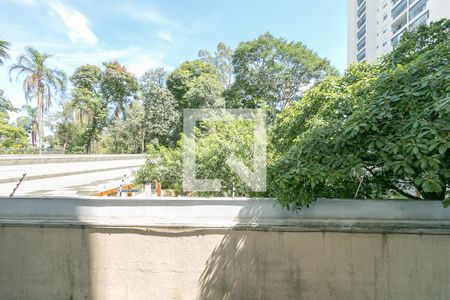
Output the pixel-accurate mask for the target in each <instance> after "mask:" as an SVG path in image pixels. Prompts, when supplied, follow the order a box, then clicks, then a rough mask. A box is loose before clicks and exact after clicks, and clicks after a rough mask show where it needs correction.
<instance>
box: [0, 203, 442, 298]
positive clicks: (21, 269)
mask: <svg viewBox="0 0 450 300" xmlns="http://www.w3.org/2000/svg"><path fill="white" fill-rule="evenodd" d="M18 200H19V199H18ZM28 200H30V199H22V200H21V201H23V202H21V201H17V203H16V204H15V203H14V202H11V201H10V200H9V199H8V200H6V199H1V198H0V299H8V300H9V299H38V300H39V299H113V300H114V299H448V295H450V285H449V284H448V282H450V251H449V249H450V235H449V231H448V211H447V210H445V209H444V208H442V207H438V206H435V204H436V203H437V202H429V203H426V202H417V201H416V202H404V203H402V205H401V206H397V208H396V206H395V204H394V203H392V205H391V208H392V211H393V212H394V213H392V214H386V218H384V219H383V218H381V217H380V215H379V214H382V212H383V210H378V212H377V210H376V209H374V212H369V211H366V212H364V211H361V212H360V213H357V209H356V210H355V211H351V210H352V209H351V208H350V207H351V206H354V207H355V208H358V207H359V203H361V202H363V201H361V202H359V201H358V202H354V201H353V202H351V201H350V202H346V201H342V203H341V204H342V206H343V207H344V208H346V210H347V212H346V213H345V212H344V210H342V211H340V213H337V214H336V215H337V216H339V217H340V218H341V219H334V220H329V219H327V215H328V214H329V212H328V210H329V209H330V208H331V207H333V206H335V205H337V204H338V203H339V200H332V201H324V202H319V203H318V204H316V205H315V206H313V207H312V209H311V210H309V211H308V210H306V211H303V213H302V214H303V215H302V214H299V215H298V214H293V213H287V212H284V211H282V210H280V209H279V208H277V207H276V206H273V203H272V205H271V206H270V207H271V208H269V206H268V205H267V204H268V203H271V201H270V200H245V199H241V200H224V199H222V200H219V199H216V200H215V201H222V202H217V205H218V206H216V208H221V209H216V215H214V216H213V217H211V216H209V217H210V218H216V219H217V218H219V219H220V218H224V219H225V222H223V223H222V225H221V226H218V225H219V224H220V222H219V221H218V222H216V223H211V220H210V219H209V218H208V215H203V218H202V213H203V214H205V213H206V214H207V212H208V209H209V208H211V206H212V204H211V203H210V202H209V201H213V200H211V199H210V200H204V201H205V202H204V204H203V205H204V206H202V205H201V203H200V204H199V202H198V201H201V200H198V199H197V200H195V199H194V200H192V199H191V200H190V201H192V202H189V200H187V199H184V200H183V199H180V200H178V201H177V200H170V201H169V202H168V204H167V205H168V206H167V215H166V218H165V219H159V220H156V221H152V218H147V219H145V215H147V216H149V215H151V214H152V212H153V213H154V214H156V211H157V212H158V214H160V213H161V210H160V209H162V208H161V207H162V206H164V205H163V204H162V203H160V202H158V201H155V202H154V203H153V204H152V203H148V204H147V205H144V206H145V207H146V208H147V210H145V209H143V206H142V203H141V204H139V205H138V203H136V202H130V203H129V205H128V206H127V205H126V204H125V203H124V202H123V201H122V200H121V201H122V202H114V201H113V202H108V201H109V200H105V201H106V202H105V203H103V204H100V203H99V202H93V203H91V205H88V204H87V203H85V201H89V199H76V198H67V199H52V201H57V202H54V203H55V206H54V209H52V208H48V209H47V220H46V221H44V219H43V217H42V216H43V215H44V212H45V209H44V208H45V206H42V205H43V204H45V203H46V202H45V201H44V199H34V201H35V206H32V205H31V204H30V203H29V202H27V201H28ZM47 201H48V199H47ZM64 201H66V202H64ZM159 201H162V200H159ZM183 201H185V202H183ZM58 203H59V204H58ZM88 203H89V202H88ZM371 203H373V204H371ZM379 203H380V202H376V201H374V202H366V207H367V208H368V210H370V209H371V208H374V207H377V205H380V204H379ZM389 203H390V202H383V204H382V205H383V207H384V208H387V206H389V205H390V204H389ZM396 203H398V202H396ZM39 204H41V206H39ZM47 204H48V203H47ZM422 204H429V206H428V207H429V209H426V208H423V209H422V211H421V212H420V218H421V219H420V220H414V219H413V216H414V215H416V214H419V211H418V210H417V206H418V205H419V206H420V205H422ZM152 205H153V206H152ZM386 205H387V206H386ZM71 206H73V207H74V208H76V207H78V208H79V209H78V210H74V211H73V212H71V211H70V210H69V208H68V207H71ZM27 207H28V211H26V208H27ZM39 207H41V210H40V209H39ZM112 207H116V208H117V207H122V208H124V209H125V208H127V213H124V214H122V215H121V214H120V213H118V211H119V210H111V209H112ZM151 207H153V210H152V209H151ZM180 207H181V208H184V212H185V216H184V219H183V221H184V222H186V223H185V226H183V225H182V223H177V222H176V220H175V218H176V216H180V210H177V209H180ZM236 207H241V208H240V209H239V210H237V208H236ZM258 207H259V208H258ZM399 207H401V209H399ZM424 207H425V206H424ZM63 208H64V209H63ZM103 208H105V209H103ZM24 210H25V211H24ZM236 210H237V211H236ZM218 211H220V212H218ZM398 211H403V214H402V215H396V213H398ZM114 212H116V215H114ZM139 212H140V213H139ZM239 212H240V214H239ZM337 212H339V210H337ZM95 214H96V215H97V217H98V218H97V219H95ZM177 214H178V215H177ZM236 214H237V215H236ZM76 215H79V216H80V219H82V218H83V217H84V218H85V219H84V220H82V221H80V222H75V221H74V220H73V219H72V220H71V219H70V217H69V216H76ZM125 215H129V216H130V218H128V219H126V220H122V221H120V219H122V218H125ZM232 215H235V218H234V220H235V223H234V224H232V223H230V218H231V216H232ZM346 216H352V217H353V218H352V219H350V218H349V219H345V217H346ZM357 216H362V217H363V218H362V219H359V220H358V221H354V220H355V219H354V217H357ZM417 216H418V215H416V217H417ZM170 218H172V221H171V222H172V223H169V221H170ZM389 218H390V219H389ZM88 219H90V221H87V220H88ZM113 219H116V222H112V221H111V220H113ZM196 219H197V222H196V223H189V222H192V220H196ZM295 219H297V222H294V221H295ZM108 220H109V221H108ZM144 220H147V222H148V224H147V225H146V226H145V225H144V224H143V223H142V222H143V221H144ZM161 220H165V222H167V223H161V222H162V221H161ZM189 220H191V221H189ZM283 220H284V221H283ZM108 222H109V225H108ZM315 222H319V223H315ZM134 223H135V225H134V226H133V224H134ZM308 224H309V225H308ZM314 224H315V225H314ZM393 224H397V225H399V224H400V226H397V225H395V226H394V225H393ZM405 224H407V225H405ZM404 226H406V227H404Z"/></svg>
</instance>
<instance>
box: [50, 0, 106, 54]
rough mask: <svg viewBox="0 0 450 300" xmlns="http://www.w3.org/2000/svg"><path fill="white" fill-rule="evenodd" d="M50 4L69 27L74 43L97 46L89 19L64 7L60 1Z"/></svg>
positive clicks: (69, 33) (70, 36)
mask: <svg viewBox="0 0 450 300" xmlns="http://www.w3.org/2000/svg"><path fill="white" fill-rule="evenodd" d="M49 4H50V7H51V8H52V9H53V10H54V11H55V12H56V13H57V14H58V16H59V17H60V18H61V19H62V21H63V22H64V25H65V26H66V27H67V29H68V35H69V38H70V40H71V41H72V43H83V44H86V45H89V46H94V45H96V44H97V37H96V36H95V34H94V33H93V32H92V30H91V28H90V27H89V21H88V19H87V18H86V17H85V16H84V15H83V14H82V13H80V12H79V11H77V10H75V9H73V8H70V7H67V6H64V5H63V4H62V3H61V2H59V1H52V2H50V3H49Z"/></svg>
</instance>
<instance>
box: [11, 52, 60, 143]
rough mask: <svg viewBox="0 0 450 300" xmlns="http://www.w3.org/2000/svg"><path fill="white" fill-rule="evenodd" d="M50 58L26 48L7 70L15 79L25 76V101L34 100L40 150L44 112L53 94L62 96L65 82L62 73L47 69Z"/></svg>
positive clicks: (42, 138)
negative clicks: (15, 75)
mask: <svg viewBox="0 0 450 300" xmlns="http://www.w3.org/2000/svg"><path fill="white" fill-rule="evenodd" d="M50 57H51V56H50V55H48V54H45V53H40V52H39V51H37V50H36V49H34V48H32V47H27V48H26V49H25V54H24V55H20V56H19V57H18V59H17V63H15V64H13V65H12V66H11V67H10V68H9V74H10V76H11V75H12V73H14V72H16V73H17V77H16V79H17V78H18V77H19V76H21V75H24V76H25V78H24V81H23V89H24V93H25V98H26V99H27V101H30V100H31V99H32V98H36V107H37V123H38V129H39V130H38V136H39V148H42V147H43V143H44V111H46V109H47V108H48V107H49V106H50V105H51V104H52V99H53V95H54V94H57V93H59V92H60V93H61V94H64V92H65V89H66V81H67V79H66V74H65V73H64V72H63V71H61V70H59V69H57V68H50V67H48V65H47V63H48V59H49V58H50Z"/></svg>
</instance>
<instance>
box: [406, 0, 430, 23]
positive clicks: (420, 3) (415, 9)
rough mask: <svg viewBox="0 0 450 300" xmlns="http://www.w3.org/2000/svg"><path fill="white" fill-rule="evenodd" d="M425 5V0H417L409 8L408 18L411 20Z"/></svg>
mask: <svg viewBox="0 0 450 300" xmlns="http://www.w3.org/2000/svg"><path fill="white" fill-rule="evenodd" d="M426 7H427V0H420V1H418V2H417V3H416V4H415V5H414V6H413V7H412V8H410V9H409V20H413V19H414V18H415V17H417V16H418V15H419V14H420V13H421V12H423V11H424V10H425V8H426Z"/></svg>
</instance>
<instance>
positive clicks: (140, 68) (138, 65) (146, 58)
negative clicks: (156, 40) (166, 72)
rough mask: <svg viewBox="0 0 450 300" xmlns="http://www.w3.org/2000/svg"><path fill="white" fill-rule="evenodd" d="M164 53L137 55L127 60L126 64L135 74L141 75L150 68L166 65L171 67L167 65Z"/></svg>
mask: <svg viewBox="0 0 450 300" xmlns="http://www.w3.org/2000/svg"><path fill="white" fill-rule="evenodd" d="M163 58H164V55H162V54H155V55H144V54H141V55H137V56H135V57H133V58H131V59H129V60H128V61H127V63H126V64H125V66H126V67H127V69H128V70H129V71H130V72H131V73H133V74H134V75H136V76H138V77H140V76H141V75H142V74H144V73H145V71H147V70H148V69H151V68H157V67H164V68H166V69H170V67H169V66H167V65H165V64H164V63H163V62H162V60H163Z"/></svg>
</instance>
